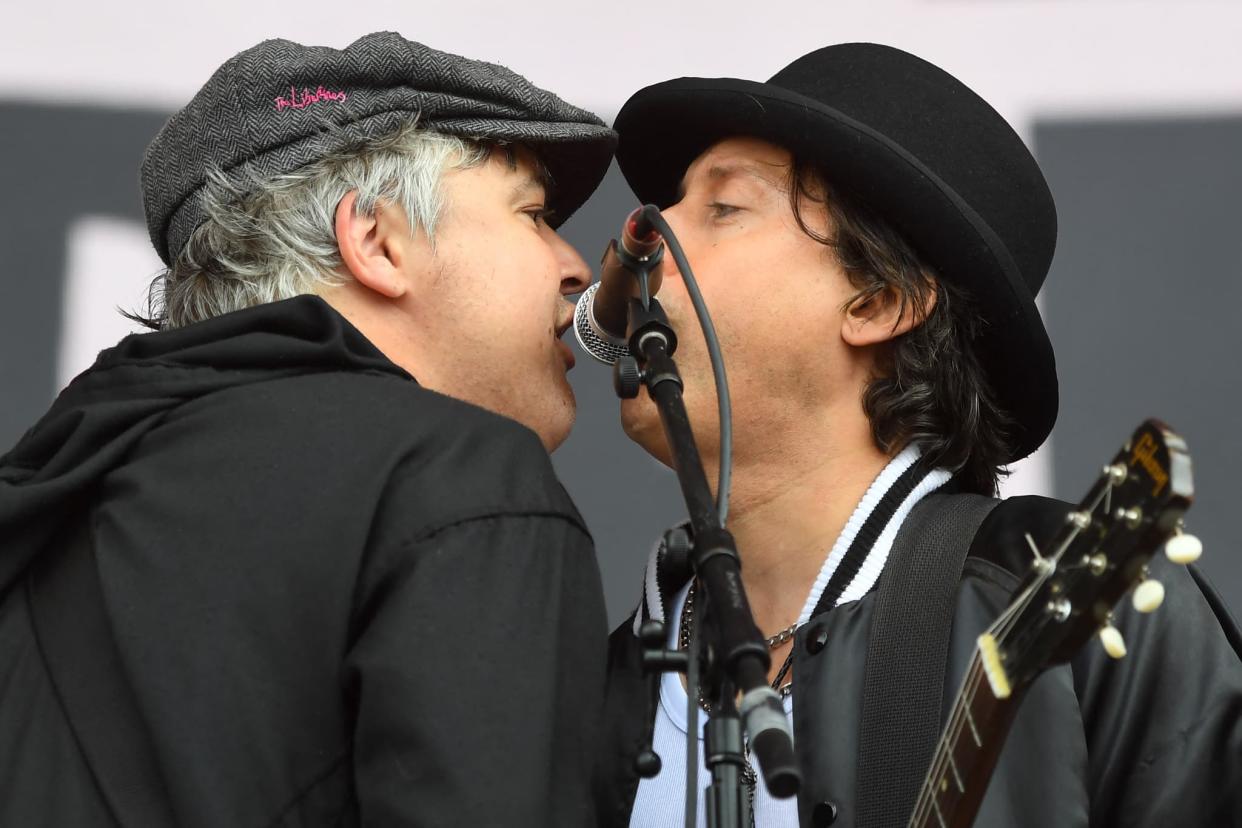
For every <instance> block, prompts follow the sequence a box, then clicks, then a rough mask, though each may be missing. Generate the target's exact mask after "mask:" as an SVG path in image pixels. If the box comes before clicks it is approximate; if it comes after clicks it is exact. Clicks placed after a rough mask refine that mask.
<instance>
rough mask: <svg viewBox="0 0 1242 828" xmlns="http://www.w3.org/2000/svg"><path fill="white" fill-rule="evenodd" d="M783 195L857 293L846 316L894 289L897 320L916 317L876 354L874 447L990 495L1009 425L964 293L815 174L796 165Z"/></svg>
mask: <svg viewBox="0 0 1242 828" xmlns="http://www.w3.org/2000/svg"><path fill="white" fill-rule="evenodd" d="M789 193H790V204H791V206H792V207H793V213H794V217H795V218H796V219H797V221H798V226H799V227H800V228H802V231H803V232H804V233H806V234H807V235H808V236H810V237H811V238H813V239H815V240H816V241H817V242H819V243H821V244H824V245H826V246H828V247H830V248H831V249H832V250H833V252H834V254H835V256H836V259H837V261H838V263H839V264H840V265H841V267H842V268H843V269H844V271H845V274H846V276H847V277H848V278H849V280H850V283H851V284H852V285H853V286H854V287H855V288H857V289H858V292H857V293H855V294H854V295H853V296H851V297H850V299H849V300H848V301H847V302H846V303H845V305H844V307H845V308H848V307H850V306H852V305H855V304H858V303H862V302H866V301H868V300H870V299H872V298H875V297H876V296H878V295H879V294H881V293H883V292H884V291H887V290H892V291H893V292H894V293H895V294H896V296H897V297H898V299H899V301H900V302H901V310H902V312H903V314H904V312H905V311H906V310H907V309H912V310H913V312H914V314H915V316H916V318H918V317H924V319H923V323H922V324H921V325H918V326H916V327H915V328H914V329H913V330H911V331H909V332H907V333H905V334H902V335H901V336H899V337H897V338H896V339H894V340H893V341H892V342H891V343H890V346H889V347H888V348H887V349H886V350H885V351H884V352H883V353H882V356H881V358H880V362H879V366H878V370H877V373H876V376H874V377H873V378H872V379H871V381H870V382H869V383H868V385H867V388H866V390H865V392H864V394H863V410H864V411H865V412H866V414H867V417H868V419H869V420H870V422H871V435H872V438H873V439H874V440H875V443H876V445H877V446H878V447H879V448H880V450H881V451H884V452H886V453H890V454H891V453H894V452H896V451H899V450H900V449H901V448H902V447H903V446H905V445H907V444H909V443H912V442H913V443H917V444H918V445H919V446H920V448H921V449H922V451H923V457H924V458H925V459H926V460H927V461H928V462H929V463H931V464H933V465H935V466H938V467H942V468H948V469H951V470H953V471H954V472H955V473H956V475H957V476H958V478H959V479H960V480H961V481H962V483H963V484H964V486H965V487H966V488H967V489H968V490H969V491H973V492H978V493H980V494H994V493H995V492H996V485H997V482H998V480H999V479H1000V476H1001V475H1002V474H1006V473H1007V472H1006V471H1004V469H1003V467H1004V465H1005V463H1006V460H1007V458H1008V457H1009V456H1010V453H1011V449H1012V444H1011V436H1010V435H1011V433H1012V427H1013V420H1012V418H1011V417H1010V416H1009V415H1008V414H1007V413H1006V412H1005V411H1003V410H1002V409H1001V408H1000V406H999V405H998V404H997V402H996V395H995V393H994V391H993V390H992V387H991V385H990V384H989V382H988V378H987V375H986V374H985V373H984V370H983V367H982V365H981V364H980V361H979V356H978V354H977V353H976V352H975V350H974V347H973V341H974V339H975V335H976V333H977V332H978V330H979V327H980V325H981V324H985V323H983V322H982V320H981V319H980V317H979V316H978V315H977V314H976V313H975V311H974V309H973V307H972V303H971V299H970V296H969V295H968V293H967V292H966V291H965V290H964V289H963V288H961V287H960V286H958V285H955V284H954V283H953V282H952V281H949V280H946V279H942V278H940V277H939V274H938V273H937V272H936V271H935V269H934V268H932V267H931V266H930V265H928V264H927V263H926V262H924V261H923V260H922V259H921V258H920V256H919V254H918V253H917V252H916V251H915V250H914V248H913V247H912V246H911V245H910V244H909V242H907V241H906V240H905V239H904V238H903V237H902V236H901V234H900V233H898V232H897V231H896V230H895V229H894V228H893V227H892V225H890V224H889V223H888V222H886V221H885V220H884V219H883V218H881V217H880V216H879V215H877V214H876V213H875V212H874V211H872V210H870V209H868V208H867V207H866V206H865V205H863V204H861V203H860V202H858V201H857V200H855V199H852V198H851V197H850V196H849V195H848V194H846V193H843V192H841V191H839V190H838V189H836V188H834V187H833V185H832V183H831V180H830V178H829V177H828V176H827V175H826V174H825V173H824V171H823V170H822V169H821V168H819V167H818V166H816V165H814V164H810V163H807V162H805V161H804V160H801V159H798V158H795V159H794V161H793V165H792V167H791V169H790V187H789ZM808 203H810V204H818V205H821V206H823V207H824V208H825V209H826V211H827V214H828V218H829V219H830V229H829V234H830V235H824V234H821V233H818V232H817V231H815V230H814V229H812V228H811V227H809V226H808V225H807V223H806V221H805V219H804V217H803V211H804V209H805V207H806V205H807V204H808ZM933 298H934V299H935V302H934V304H932V307H931V310H930V312H929V311H928V310H927V308H928V305H929V304H930V303H931V302H932V299H933Z"/></svg>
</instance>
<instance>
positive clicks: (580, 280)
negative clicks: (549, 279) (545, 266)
mask: <svg viewBox="0 0 1242 828" xmlns="http://www.w3.org/2000/svg"><path fill="white" fill-rule="evenodd" d="M548 235H549V238H548V243H549V244H551V245H552V249H553V250H554V251H555V253H556V261H557V265H558V266H559V268H560V274H561V295H562V296H569V295H570V294H574V293H581V292H582V291H584V290H586V289H587V286H588V285H590V284H591V268H590V267H589V266H588V265H587V263H586V260H585V259H583V258H582V256H581V254H579V253H578V251H577V250H575V249H574V247H573V245H571V244H570V243H569V242H567V241H565V240H564V239H562V238H561V237H560V235H559V234H557V232H556V231H555V230H549V234H548Z"/></svg>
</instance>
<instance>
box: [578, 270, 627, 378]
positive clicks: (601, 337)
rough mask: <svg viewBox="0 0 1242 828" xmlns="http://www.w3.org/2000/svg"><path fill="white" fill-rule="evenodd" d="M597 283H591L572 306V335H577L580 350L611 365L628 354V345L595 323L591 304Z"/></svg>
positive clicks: (596, 289)
mask: <svg viewBox="0 0 1242 828" xmlns="http://www.w3.org/2000/svg"><path fill="white" fill-rule="evenodd" d="M599 284H600V283H599V282H596V283H595V284H593V285H591V286H590V287H589V288H587V289H586V290H585V291H583V292H582V295H581V296H579V297H578V304H577V306H576V307H575V308H574V336H575V337H577V339H578V344H579V345H581V346H582V350H584V351H586V352H587V353H588V354H590V355H591V356H593V357H594V358H595V359H597V360H599V361H600V362H602V363H604V364H605V365H612V364H613V363H615V362H616V361H617V360H618V359H620V358H621V357H623V356H629V354H630V346H629V344H628V343H626V342H624V341H619V340H617V339H616V338H615V337H612V336H610V335H608V334H607V333H606V332H604V331H602V330H600V329H599V326H598V325H596V324H595V317H594V316H592V314H591V304H592V303H593V302H594V301H595V294H596V292H597V291H598V290H599Z"/></svg>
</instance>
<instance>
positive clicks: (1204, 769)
mask: <svg viewBox="0 0 1242 828" xmlns="http://www.w3.org/2000/svg"><path fill="white" fill-rule="evenodd" d="M1068 508H1069V507H1068V506H1067V505H1066V504H1063V503H1059V502H1057V501H1053V500H1048V499H1045V498H1038V497H1020V498H1011V499H1010V500H1007V501H1004V502H1003V503H1002V504H1000V505H999V506H998V507H997V508H996V509H994V510H993V511H992V512H991V514H989V515H988V517H987V518H986V519H985V521H984V523H983V525H982V526H980V528H979V531H978V532H977V533H976V535H975V538H974V541H973V542H972V544H971V547H970V551H969V553H968V557H967V559H966V565H965V567H964V571H963V575H962V579H961V586H960V589H959V593H958V602H957V609H956V612H955V617H954V622H953V629H952V633H951V639H950V653H949V665H948V669H947V671H946V684H945V688H944V705H943V706H942V714H947V712H948V710H949V707H950V705H951V703H952V700H953V699H954V697H955V696H956V694H957V690H958V685H959V683H960V681H961V676H962V675H963V673H964V672H965V670H966V667H967V665H968V664H969V663H970V659H971V657H972V655H973V652H974V649H975V639H976V637H977V636H978V635H979V633H981V632H982V631H983V630H984V629H985V628H986V627H987V626H989V625H990V624H991V623H992V622H993V621H994V620H995V619H996V617H997V616H998V615H999V614H1000V612H1001V611H1002V610H1003V609H1004V608H1005V607H1006V606H1007V605H1008V604H1009V602H1010V594H1011V593H1012V592H1013V590H1014V588H1015V587H1016V586H1017V583H1018V578H1017V573H1025V572H1026V569H1027V568H1028V566H1029V563H1030V559H1029V555H1030V553H1029V552H1028V551H1027V544H1026V541H1025V540H1024V539H1023V534H1024V533H1025V532H1030V533H1031V534H1032V535H1033V537H1034V538H1035V540H1036V541H1037V542H1041V543H1043V542H1045V541H1047V540H1048V539H1050V538H1051V537H1052V536H1053V535H1054V534H1055V532H1056V530H1057V529H1058V528H1059V527H1060V526H1061V525H1063V523H1064V519H1065V513H1066V511H1067V510H1068ZM1223 552H1224V550H1222V553H1223ZM1152 574H1153V577H1156V578H1158V579H1159V580H1161V581H1162V582H1163V583H1164V585H1165V587H1166V590H1167V597H1166V598H1165V602H1164V605H1163V606H1162V607H1161V609H1160V610H1159V611H1158V612H1157V613H1156V614H1154V615H1151V616H1142V615H1139V614H1138V613H1136V612H1135V611H1134V610H1133V609H1131V608H1130V606H1129V602H1128V601H1126V602H1123V603H1122V605H1120V607H1119V608H1118V610H1117V613H1116V626H1117V627H1118V628H1119V629H1120V630H1121V632H1122V633H1123V635H1124V636H1125V639H1126V642H1127V644H1128V647H1129V655H1127V656H1126V658H1124V659H1123V660H1121V661H1116V662H1114V661H1112V660H1111V659H1109V658H1108V657H1107V656H1106V655H1105V654H1104V652H1103V649H1102V647H1100V646H1099V644H1098V642H1091V643H1089V644H1088V646H1087V647H1086V648H1085V649H1084V650H1082V651H1081V653H1080V654H1079V655H1078V656H1077V657H1076V658H1075V659H1074V660H1073V661H1072V662H1071V663H1070V664H1068V665H1065V666H1062V667H1058V668H1054V669H1052V670H1050V671H1048V672H1047V673H1045V674H1044V675H1043V676H1041V677H1040V678H1039V679H1037V680H1036V681H1035V683H1034V684H1033V685H1032V687H1031V688H1030V690H1029V692H1028V693H1027V696H1026V698H1025V700H1024V701H1023V703H1022V706H1021V708H1020V709H1019V712H1018V716H1017V719H1016V720H1015V722H1014V725H1013V729H1012V730H1011V732H1010V734H1009V738H1008V740H1007V742H1006V743H1005V747H1004V749H1003V751H1002V754H1001V759H1000V763H999V765H998V767H997V769H996V772H995V774H994V776H993V778H992V781H991V783H990V785H989V787H988V792H987V794H986V796H985V798H984V801H983V806H982V809H981V810H980V813H979V816H978V819H977V820H976V823H975V824H976V825H978V826H995V828H1015V827H1018V828H1026V826H1030V828H1046V826H1057V828H1073V826H1088V825H1090V826H1094V828H1100V827H1101V826H1119V827H1120V826H1126V828H1143V826H1153V828H1154V826H1171V825H1178V826H1182V825H1185V826H1213V828H1217V827H1218V826H1242V661H1240V658H1239V657H1240V654H1242V636H1240V634H1239V631H1238V627H1237V625H1236V623H1235V622H1234V621H1233V620H1232V619H1231V618H1230V617H1229V615H1228V612H1227V611H1226V609H1225V608H1224V605H1223V604H1222V602H1221V601H1220V599H1219V597H1218V596H1217V595H1216V594H1215V592H1214V591H1213V590H1212V589H1211V587H1210V586H1209V585H1208V584H1206V583H1205V582H1204V581H1203V579H1202V577H1201V575H1200V574H1199V573H1198V572H1197V571H1196V570H1195V569H1194V568H1193V567H1191V568H1186V567H1180V566H1174V565H1172V564H1169V563H1168V562H1167V561H1165V560H1164V559H1163V556H1162V555H1158V556H1157V557H1156V558H1153V563H1152ZM677 586H680V585H677ZM674 589H675V587H674ZM875 598H876V592H875V591H874V590H873V591H872V592H871V593H869V594H868V595H866V596H864V598H863V599H862V600H860V601H855V602H851V603H848V604H844V605H841V606H839V607H836V608H834V609H831V610H829V611H827V612H824V613H821V614H819V615H816V616H814V617H813V618H812V619H811V620H810V622H809V623H808V624H806V625H805V626H804V627H803V628H802V629H800V630H799V631H798V634H797V636H796V638H795V642H794V667H793V675H794V690H793V719H794V742H795V745H796V748H797V751H798V755H799V758H800V760H801V762H802V766H803V768H802V769H803V775H804V784H803V789H802V791H801V792H800V794H799V797H798V812H799V818H800V822H801V824H802V825H804V826H821V825H829V824H831V825H833V826H846V828H848V826H853V825H854V824H855V814H856V797H855V793H856V789H857V779H856V770H857V757H858V729H859V716H860V710H861V707H862V699H861V691H862V677H863V670H864V665H865V659H866V654H867V642H868V633H869V630H870V626H871V618H872V615H873V613H874V609H875ZM821 645H822V646H821ZM638 656H639V643H638V640H637V639H636V638H635V636H634V634H633V630H632V621H629V622H626V623H625V624H623V625H622V626H621V627H620V628H618V629H617V630H616V631H615V632H614V633H613V635H612V637H611V639H610V649H609V666H608V700H607V704H606V707H607V709H606V717H605V718H606V721H605V727H606V728H607V732H606V735H605V739H606V747H605V750H604V752H603V763H602V765H601V767H600V769H599V771H598V772H597V777H596V783H595V784H596V797H597V803H598V810H599V817H600V824H601V825H606V826H626V825H629V818H630V811H631V809H632V807H633V803H634V796H635V793H636V792H637V789H638V781H639V779H638V774H637V772H636V770H635V768H634V758H635V756H636V755H637V754H638V752H639V750H640V748H641V747H642V746H643V745H644V744H650V742H649V741H647V740H649V739H650V733H651V729H652V727H653V722H652V721H651V720H650V719H649V717H648V712H649V711H650V710H652V709H653V708H651V707H650V705H651V704H652V703H653V702H652V699H653V697H654V684H653V683H652V682H651V681H650V680H649V679H647V678H645V677H644V676H643V675H642V673H641V671H640V669H639V666H638ZM706 782H707V781H706V780H703V781H702V784H706ZM761 784H762V783H761ZM832 814H835V815H836V818H835V820H830V819H829V817H830V816H831V815H832ZM678 824H680V823H678Z"/></svg>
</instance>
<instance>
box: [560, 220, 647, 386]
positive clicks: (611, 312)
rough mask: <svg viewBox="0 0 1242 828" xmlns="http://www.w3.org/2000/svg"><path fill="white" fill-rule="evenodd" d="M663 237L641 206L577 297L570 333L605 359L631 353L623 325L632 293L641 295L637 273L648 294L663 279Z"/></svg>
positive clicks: (611, 360)
mask: <svg viewBox="0 0 1242 828" xmlns="http://www.w3.org/2000/svg"><path fill="white" fill-rule="evenodd" d="M663 254H664V239H663V237H662V236H661V235H660V233H659V231H657V230H656V229H655V227H654V226H653V225H652V224H651V222H650V221H649V220H648V219H647V216H646V215H645V214H644V212H643V208H641V207H639V208H638V209H636V210H635V211H634V212H632V213H630V215H629V216H628V217H627V218H626V220H625V225H624V226H623V227H622V228H621V242H620V244H618V243H617V240H616V239H613V240H612V241H610V242H609V243H608V249H607V250H605V251H604V258H603V260H602V261H601V262H600V266H599V281H598V282H596V283H595V284H593V285H591V286H590V287H589V288H587V289H586V290H585V291H584V292H583V293H582V296H580V297H579V298H578V305H577V307H576V308H575V309H574V336H575V337H577V339H578V344H579V345H581V346H582V350H584V351H586V352H587V353H588V354H590V355H591V356H592V357H594V358H595V359H597V360H599V361H600V362H602V363H604V364H605V365H612V364H613V363H615V362H616V361H617V360H618V359H620V358H621V357H623V356H629V355H630V346H629V343H628V341H627V337H626V334H627V331H626V326H627V324H628V317H629V304H630V299H640V298H642V296H641V293H640V289H639V274H640V273H643V272H646V273H647V274H648V277H647V289H648V296H655V294H656V291H658V290H659V289H660V283H661V282H662V280H663V275H662V274H663V258H664V256H663Z"/></svg>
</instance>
